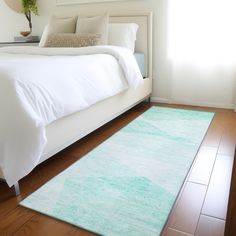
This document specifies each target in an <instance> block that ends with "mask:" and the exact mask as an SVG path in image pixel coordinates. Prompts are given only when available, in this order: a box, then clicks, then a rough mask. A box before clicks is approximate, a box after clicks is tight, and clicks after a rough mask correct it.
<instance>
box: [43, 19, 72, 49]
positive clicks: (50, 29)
mask: <svg viewBox="0 0 236 236" xmlns="http://www.w3.org/2000/svg"><path fill="white" fill-rule="evenodd" d="M76 22H77V17H67V18H65V17H64V18H59V17H56V16H52V17H51V19H50V21H49V23H48V25H47V26H46V27H45V29H44V32H43V35H42V38H41V40H40V43H39V46H40V47H44V46H45V43H46V41H47V37H48V35H49V34H52V33H75V28H76Z"/></svg>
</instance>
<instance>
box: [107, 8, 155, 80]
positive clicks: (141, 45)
mask: <svg viewBox="0 0 236 236" xmlns="http://www.w3.org/2000/svg"><path fill="white" fill-rule="evenodd" d="M110 22H111V23H136V24H138V25H139V29H138V34H137V41H136V46H135V51H136V52H141V53H144V54H145V57H146V77H150V78H152V13H151V12H146V13H139V14H120V15H119V14H117V15H114V14H111V15H110Z"/></svg>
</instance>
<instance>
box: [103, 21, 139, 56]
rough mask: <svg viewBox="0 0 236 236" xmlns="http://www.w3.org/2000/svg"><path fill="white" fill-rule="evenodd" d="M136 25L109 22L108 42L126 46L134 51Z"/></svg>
mask: <svg viewBox="0 0 236 236" xmlns="http://www.w3.org/2000/svg"><path fill="white" fill-rule="evenodd" d="M138 27H139V26H138V25H137V24H135V23H110V24H109V26H108V44H109V45H115V46H120V47H126V48H128V49H130V50H131V51H132V52H134V50H135V41H136V35H137V31H138Z"/></svg>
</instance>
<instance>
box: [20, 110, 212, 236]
mask: <svg viewBox="0 0 236 236" xmlns="http://www.w3.org/2000/svg"><path fill="white" fill-rule="evenodd" d="M213 116H214V114H213V113H209V112H198V111H189V110H179V109H169V108H161V107H152V108H150V109H149V110H148V111H146V112H145V113H143V114H142V115H141V116H139V117H138V118H137V119H135V120H134V121H132V122H131V123H130V124H128V125H127V126H126V127H124V128H123V129H121V130H120V131H118V132H117V133H116V134H114V135H113V136H112V137H110V138H109V139H108V140H107V141H105V142H104V143H102V144H101V145H99V146H98V147H97V148H95V149H94V150H92V151H91V152H90V153H88V154H87V155H85V156H84V157H83V158H82V159H81V160H79V161H77V162H76V163H75V164H73V165H72V166H70V167H69V168H68V169H66V170H65V171H63V172H62V173H61V174H59V175H58V176H56V177H55V178H53V179H52V180H50V181H49V182H48V183H46V184H45V185H44V186H42V187H41V188H40V189H38V190H37V191H36V192H34V193H33V194H31V195H30V196H29V197H27V198H26V199H25V200H23V201H22V202H21V203H20V204H21V205H22V206H25V207H28V208H31V209H33V210H36V211H39V212H41V213H43V214H46V215H49V216H52V217H55V218H57V219H60V220H62V221H66V222H68V223H70V224H73V225H76V226H79V227H81V228H84V229H87V230H89V231H91V232H95V233H97V234H100V235H107V236H113V235H114V236H152V235H153V236H157V235H159V234H160V233H161V231H162V229H163V227H164V225H165V223H166V220H167V218H168V215H169V213H170V211H171V208H172V206H173V204H174V202H175V199H176V197H177V195H178V193H179V191H180V188H181V186H182V184H183V182H184V180H185V177H186V175H187V173H188V171H189V169H190V166H191V164H192V162H193V160H194V158H195V156H196V153H197V151H198V148H199V146H200V144H201V142H202V140H203V138H204V135H205V133H206V131H207V129H208V127H209V125H210V123H211V120H212V118H213Z"/></svg>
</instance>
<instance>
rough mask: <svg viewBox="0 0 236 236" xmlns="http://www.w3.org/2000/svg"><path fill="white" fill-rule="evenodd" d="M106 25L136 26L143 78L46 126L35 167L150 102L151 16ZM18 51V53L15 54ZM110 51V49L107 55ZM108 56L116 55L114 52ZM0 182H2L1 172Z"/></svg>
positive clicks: (119, 18)
mask: <svg viewBox="0 0 236 236" xmlns="http://www.w3.org/2000/svg"><path fill="white" fill-rule="evenodd" d="M110 22H114V23H124V22H125V23H128V22H131V23H136V24H138V25H139V30H138V34H137V41H136V46H135V51H136V52H138V53H139V54H138V55H139V56H140V55H144V56H145V59H146V60H145V65H144V66H143V67H144V71H143V77H144V78H143V81H142V84H138V85H137V86H131V87H129V88H128V89H122V90H121V91H120V92H117V93H116V94H115V95H112V96H108V97H106V98H104V99H101V100H100V101H98V102H96V103H94V104H92V105H90V106H89V107H87V108H85V109H81V110H80V111H78V112H73V113H72V114H69V115H66V116H63V117H62V118H60V119H56V120H55V121H53V122H51V123H49V124H47V125H46V130H45V135H46V138H47V142H46V145H45V146H44V148H43V151H42V154H40V159H39V160H38V161H37V165H38V164H40V163H42V162H43V161H45V160H47V159H48V158H50V157H51V156H53V155H55V154H56V153H58V152H60V151H61V150H63V149H64V148H66V147H68V146H69V145H71V144H72V143H74V142H76V141H77V140H79V139H81V138H83V137H84V136H86V135H87V134H89V133H91V132H92V131H94V130H96V129H97V128H99V127H101V126H102V125H104V124H105V123H107V122H109V121H111V120H112V119H114V118H115V117H117V116H119V115H120V114H122V113H124V112H125V111H127V110H128V109H130V108H131V107H133V106H135V105H136V104H138V103H140V102H141V101H144V100H146V99H148V98H150V95H151V92H152V13H150V12H148V13H141V14H129V15H112V16H110ZM12 50H13V49H12ZM20 50H22V49H19V51H20ZM98 50H100V52H101V53H102V52H103V51H104V50H108V49H107V48H105V49H104V48H103V47H98ZM109 50H110V49H109ZM109 50H108V51H109ZM112 50H113V49H112V48H111V51H112ZM33 51H34V50H33ZM82 51H83V50H82ZM91 51H93V49H91ZM54 53H55V52H54ZM112 53H113V54H114V53H115V54H116V52H112ZM112 53H111V54H112ZM140 53H141V54H140ZM33 54H34V53H32V56H34V55H33ZM121 54H122V53H121ZM20 55H21V53H20V52H18V54H17V56H18V57H19V56H20ZM124 57H126V56H124ZM104 111H105V112H104ZM22 135H23V134H22ZM0 164H1V163H0ZM31 169H33V168H31ZM0 178H1V179H3V180H4V179H5V176H4V174H3V171H2V170H1V168H0ZM8 185H9V186H11V185H14V187H15V192H16V195H18V194H20V189H19V184H18V181H13V182H10V184H9V182H8Z"/></svg>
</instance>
